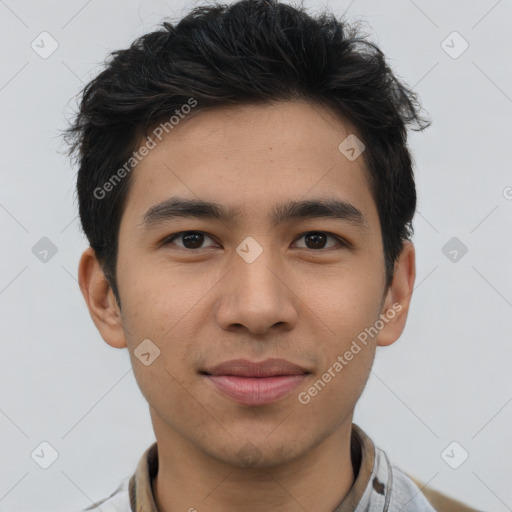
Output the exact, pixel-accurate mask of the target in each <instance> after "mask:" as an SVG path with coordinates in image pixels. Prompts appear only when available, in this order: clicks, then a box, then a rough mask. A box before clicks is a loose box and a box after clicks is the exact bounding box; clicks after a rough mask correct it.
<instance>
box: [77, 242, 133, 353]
mask: <svg viewBox="0 0 512 512" xmlns="http://www.w3.org/2000/svg"><path fill="white" fill-rule="evenodd" d="M78 283H79V285H80V291H81V292H82V295H83V297H84V299H85V302H86V304H87V308H88V309H89V314H90V315H91V318H92V321H93V322H94V325H95V326H96V328H97V329H98V331H99V333H100V335H101V337H102V338H103V339H104V340H105V342H106V343H108V344H109V345H110V346H112V347H115V348H124V347H126V346H127V345H126V337H125V333H124V327H123V324H122V317H121V312H120V310H119V307H118V304H117V302H116V300H115V297H114V294H113V292H112V289H111V287H110V285H109V283H108V280H107V278H106V277H105V274H104V273H103V270H102V269H101V265H100V263H99V261H98V260H97V258H96V255H95V253H94V250H93V249H92V248H91V247H88V248H87V249H86V250H85V251H84V252H83V254H82V256H81V258H80V262H79V264H78Z"/></svg>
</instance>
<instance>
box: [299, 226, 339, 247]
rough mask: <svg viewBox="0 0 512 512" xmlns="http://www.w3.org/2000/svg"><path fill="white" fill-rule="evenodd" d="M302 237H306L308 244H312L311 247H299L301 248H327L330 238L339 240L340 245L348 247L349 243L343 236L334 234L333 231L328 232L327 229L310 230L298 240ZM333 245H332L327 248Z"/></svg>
mask: <svg viewBox="0 0 512 512" xmlns="http://www.w3.org/2000/svg"><path fill="white" fill-rule="evenodd" d="M301 238H304V240H305V242H306V245H308V244H309V245H310V246H311V247H307V246H306V247H299V249H303V248H305V249H313V250H319V249H325V248H326V247H325V242H326V240H327V239H328V238H332V239H334V240H336V241H337V242H338V244H339V245H341V246H343V247H348V243H347V242H345V241H344V240H343V239H342V238H340V237H339V236H336V235H333V234H331V233H326V232H325V231H309V232H307V233H304V234H303V235H301V236H300V237H299V238H298V239H297V240H300V239H301ZM331 247H333V246H332V245H331V246H330V247H327V248H331Z"/></svg>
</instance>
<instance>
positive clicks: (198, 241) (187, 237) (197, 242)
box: [183, 233, 203, 249]
mask: <svg viewBox="0 0 512 512" xmlns="http://www.w3.org/2000/svg"><path fill="white" fill-rule="evenodd" d="M202 236H203V235H202V234H201V233H189V234H186V235H183V244H184V245H185V247H186V248H187V249H197V248H198V247H201V243H202V238H201V237H202ZM191 237H195V239H193V241H192V247H189V245H190V244H188V243H187V240H188V241H190V239H191Z"/></svg>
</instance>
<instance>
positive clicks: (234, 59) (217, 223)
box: [69, 0, 470, 512]
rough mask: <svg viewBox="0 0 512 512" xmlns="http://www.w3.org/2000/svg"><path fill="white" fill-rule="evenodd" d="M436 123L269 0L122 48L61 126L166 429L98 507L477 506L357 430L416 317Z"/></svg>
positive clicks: (348, 38)
mask: <svg viewBox="0 0 512 512" xmlns="http://www.w3.org/2000/svg"><path fill="white" fill-rule="evenodd" d="M427 124H428V122H427V121H425V120H424V119H422V118H421V117H420V115H419V105H418V103H417V101H416V97H415V95H414V93H413V92H412V91H411V90H410V89H408V88H407V87H406V86H405V85H404V84H402V83H400V82H399V81H398V80H397V79H396V77H395V76H394V75H393V73H392V72H391V70H390V69H389V67H388V66H387V65H386V63H385V60H384V56H383V55H382V53H381V52H380V50H379V49H378V48H377V47H376V46H375V45H373V44H371V43H369V42H367V41H365V40H364V39H363V38H361V37H359V36H358V34H357V32H356V30H354V29H352V28H350V27H349V26H347V25H346V24H342V23H341V22H339V21H338V20H336V19H335V18H334V17H332V16H328V15H326V14H325V15H322V16H319V17H318V18H313V17H311V16H309V15H308V14H306V12H305V11H303V10H298V9H295V8H293V7H291V6H289V5H286V4H281V3H278V2H276V1H274V0H261V1H260V0H256V1H254V0H243V1H241V2H237V3H233V4H231V5H229V6H219V5H215V6H211V7H198V8H196V9H194V10H193V11H192V12H191V13H190V14H189V15H188V16H186V17H185V18H184V19H183V20H181V22H179V23H178V24H177V25H172V24H170V23H164V24H163V27H162V30H159V31H156V32H153V33H149V34H146V35H144V36H142V37H141V38H140V39H138V40H137V41H135V42H134V43H133V44H132V46H131V47H130V48H129V49H126V50H122V51H117V52H114V54H113V58H112V59H111V60H110V62H109V63H108V66H107V68H106V70H104V71H103V72H102V73H101V74H100V75H99V76H98V77H97V78H95V79H94V80H93V81H92V82H91V83H89V84H88V85H87V86H86V88H85V90H84V93H83V97H82V100H81V104H80V111H79V113H78V115H77V118H76V120H75V123H74V125H73V126H72V127H71V128H70V131H69V134H70V135H72V136H73V137H74V141H73V146H72V150H73V151H76V152H77V153H78V160H79V172H78V183H77V189H78V199H79V210H80V218H81V222H82V226H83V229H84V232H85V234H86V235H87V237H88V240H89V242H90V247H89V248H88V249H87V250H86V251H85V252H84V253H83V255H82V258H81V260H80V264H79V282H80V286H81V290H82V292H83V295H84V298H85V300H86V302H87V305H88V308H89V311H90V314H91V317H92V319H93V321H94V323H95V325H96V327H97V328H98V330H99V332H100V334H101V336H102V337H103V339H104V340H105V341H106V342H107V343H108V344H109V345H111V346H113V347H117V348H124V347H126V348H128V350H129V353H130V357H131V361H132V365H133V371H134V374H135V377H136V380H137V383H138V385H139V387H140V389H141V392H142V393H143V395H144V397H145V398H146V400H147V401H148V404H149V410H150V415H151V420H152V424H153V428H154V431H155V437H156V442H155V443H154V444H153V445H151V446H150V447H149V448H148V449H147V451H146V452H145V453H144V455H143V456H142V458H141V459H140V462H139V464H138V467H137V468H136V471H135V472H134V473H133V475H132V476H131V478H130V479H129V480H128V479H127V480H126V481H125V482H124V483H123V485H122V486H121V487H120V488H119V489H117V490H116V492H114V493H113V495H112V496H110V497H109V498H107V499H106V500H104V501H103V502H100V503H98V504H95V505H93V506H92V507H89V510H91V509H92V510H102V511H107V510H113V511H129V510H131V511H133V512H135V511H137V512H140V511H144V512H157V511H158V512H175V511H189V512H194V511H198V512H203V511H208V512H231V511H251V512H260V511H273V512H295V511H305V510H307V511H311V512H332V511H335V512H341V511H354V510H355V511H357V512H362V511H369V510H372V511H389V512H391V511H399V510H401V511H432V510H435V509H434V506H435V507H436V509H437V510H450V511H453V510H457V509H456V507H460V508H459V510H470V509H469V508H467V507H465V506H463V505H462V504H460V503H457V502H455V501H453V500H450V499H449V498H446V497H443V496H439V495H438V496H437V498H434V494H433V493H431V492H430V491H428V490H427V489H425V488H424V489H423V491H422V490H420V488H419V487H418V486H417V485H416V484H415V483H414V482H413V481H412V479H411V478H409V477H408V476H407V475H406V474H405V473H404V472H403V471H401V470H400V469H399V468H397V467H396V466H394V465H392V464H391V463H390V460H389V458H388V456H387V455H386V454H385V453H384V452H383V451H382V450H381V449H379V448H378V447H376V446H375V445H374V443H373V442H372V440H371V439H370V438H369V437H368V436H367V435H366V434H365V432H364V431H363V430H362V429H361V428H360V427H358V426H357V425H355V424H353V423H352V418H353V413H354V408H355V405H356V403H357V401H358V399H359V397H360V396H361V393H362V392H363V389H364V387H365V384H366V382H367V379H368V376H369V372H370V369H371V366H372V363H373V360H374V356H375V352H376V347H377V346H381V347H384V346H388V345H390V344H392V343H393V342H395V341H396V340H397V339H398V338H399V336H400V335H401V333H402V331H403V329H404V326H405V323H406V318H407V314H408V309H409V305H410V300H411V294H412V290H413V285H414V280H415V253H414V246H413V244H412V242H411V241H410V236H411V234H412V227H411V222H412V218H413V215H414V211H415V206H416V192H415V185H414V179H413V171H412V159H411V156H410V154H409V151H408V148H407V144H406V139H407V126H408V125H416V127H417V129H423V128H424V127H425V126H427ZM419 485H420V486H421V484H419ZM428 496H430V498H428ZM429 499H430V500H431V503H429ZM436 499H437V500H438V501H435V500H436ZM434 503H435V505H434V506H433V504H434ZM94 507H96V508H94ZM109 507H110V508H109Z"/></svg>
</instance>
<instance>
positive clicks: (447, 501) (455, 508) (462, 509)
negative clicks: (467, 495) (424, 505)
mask: <svg viewBox="0 0 512 512" xmlns="http://www.w3.org/2000/svg"><path fill="white" fill-rule="evenodd" d="M407 476H408V477H409V478H410V479H411V480H412V481H413V482H414V484H415V485H416V486H417V487H418V488H419V489H420V490H421V492H422V493H423V495H424V496H425V497H426V498H427V500H428V501H429V503H431V504H432V506H433V507H434V508H435V509H436V510H437V512H479V511H478V510H477V509H476V508H472V507H470V506H469V505H466V504H465V503H462V502H461V501H458V500H456V499H454V498H451V497H450V496H447V495H446V494H442V493H440V492H439V491H436V490H435V489H432V488H431V487H429V486H427V485H425V484H424V483H422V482H421V481H420V480H418V479H417V478H415V477H414V476H412V475H407Z"/></svg>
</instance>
